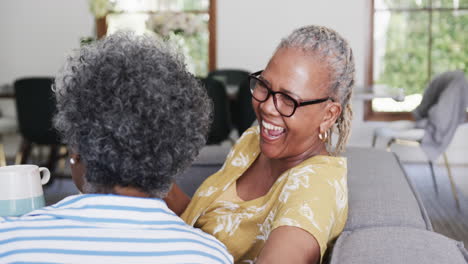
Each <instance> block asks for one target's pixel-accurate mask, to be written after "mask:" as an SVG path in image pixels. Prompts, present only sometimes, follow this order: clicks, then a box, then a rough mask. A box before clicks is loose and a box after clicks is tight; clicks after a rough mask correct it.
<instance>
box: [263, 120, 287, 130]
mask: <svg viewBox="0 0 468 264" xmlns="http://www.w3.org/2000/svg"><path fill="white" fill-rule="evenodd" d="M262 125H263V127H264V128H266V129H268V130H278V131H279V130H284V128H282V127H279V126H275V125H272V124H270V123H267V122H265V121H263V120H262Z"/></svg>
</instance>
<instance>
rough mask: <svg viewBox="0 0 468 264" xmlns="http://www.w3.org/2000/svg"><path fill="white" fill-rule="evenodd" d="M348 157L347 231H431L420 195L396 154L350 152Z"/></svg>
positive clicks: (366, 149)
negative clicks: (400, 228)
mask: <svg viewBox="0 0 468 264" xmlns="http://www.w3.org/2000/svg"><path fill="white" fill-rule="evenodd" d="M345 156H346V157H347V158H348V191H349V194H348V195H349V213H348V221H347V223H346V227H345V230H355V229H357V228H367V227H374V226H406V227H415V228H422V229H428V230H432V227H431V224H430V221H429V218H428V216H427V213H426V211H425V209H424V207H423V205H422V203H421V202H420V199H419V198H418V196H417V193H415V192H414V189H413V188H412V186H411V185H410V182H409V180H408V179H407V177H406V174H405V172H404V170H403V168H402V167H401V165H400V162H399V160H398V159H397V158H396V156H395V155H394V154H393V153H391V152H386V151H383V150H377V149H372V148H348V150H347V151H346V153H345ZM428 180H429V179H428Z"/></svg>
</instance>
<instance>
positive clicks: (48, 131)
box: [14, 78, 60, 145]
mask: <svg viewBox="0 0 468 264" xmlns="http://www.w3.org/2000/svg"><path fill="white" fill-rule="evenodd" d="M53 81H54V79H53V78H23V79H18V80H16V81H15V83H14V88H15V98H16V110H17V117H18V125H19V130H20V133H21V135H22V136H23V138H24V139H26V140H27V141H29V142H31V143H36V144H40V145H50V144H60V137H59V135H58V132H57V131H56V130H55V129H54V128H53V125H52V119H53V115H54V114H55V112H56V110H57V109H56V105H55V98H54V96H53V91H52V84H53Z"/></svg>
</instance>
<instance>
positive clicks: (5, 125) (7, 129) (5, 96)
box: [0, 84, 18, 166]
mask: <svg viewBox="0 0 468 264" xmlns="http://www.w3.org/2000/svg"><path fill="white" fill-rule="evenodd" d="M14 98H15V95H14V92H13V86H12V85H11V84H3V85H0V100H2V106H3V100H14ZM17 132H18V125H17V123H16V117H15V116H14V115H12V114H6V113H5V112H3V109H0V166H6V165H7V159H6V154H5V144H4V142H3V140H4V137H5V136H8V135H13V134H15V133H17Z"/></svg>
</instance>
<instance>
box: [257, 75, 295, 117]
mask: <svg viewBox="0 0 468 264" xmlns="http://www.w3.org/2000/svg"><path fill="white" fill-rule="evenodd" d="M250 91H251V93H252V96H253V98H254V99H255V100H257V101H259V102H265V101H266V100H268V97H269V95H270V94H273V102H274V104H275V108H276V110H277V111H278V112H279V113H280V114H281V115H283V116H291V115H292V114H293V113H294V110H295V108H296V104H295V102H294V101H293V99H292V98H290V97H289V96H287V95H285V94H282V93H273V92H272V91H271V89H270V88H269V87H268V86H267V84H266V83H265V82H263V81H262V80H260V79H258V78H256V77H253V76H252V77H251V78H250Z"/></svg>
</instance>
